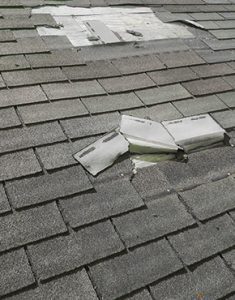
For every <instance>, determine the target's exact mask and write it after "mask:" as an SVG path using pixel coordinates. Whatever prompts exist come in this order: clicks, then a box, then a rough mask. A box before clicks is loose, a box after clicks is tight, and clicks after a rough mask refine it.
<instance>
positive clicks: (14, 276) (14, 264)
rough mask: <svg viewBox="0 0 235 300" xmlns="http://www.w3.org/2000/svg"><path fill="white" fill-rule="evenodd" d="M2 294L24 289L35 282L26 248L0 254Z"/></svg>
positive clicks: (0, 291)
mask: <svg viewBox="0 0 235 300" xmlns="http://www.w3.org/2000/svg"><path fill="white" fill-rule="evenodd" d="M0 264H1V273H0V296H4V295H6V294H9V293H11V292H14V291H16V290H19V289H22V288H24V287H26V286H29V285H31V284H33V283H34V282H35V279H34V277H33V273H32V271H31V268H30V265H29V262H28V259H27V256H26V253H25V251H24V249H19V250H16V251H12V252H9V253H6V254H3V255H1V256H0Z"/></svg>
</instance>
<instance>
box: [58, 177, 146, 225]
mask: <svg viewBox="0 0 235 300" xmlns="http://www.w3.org/2000/svg"><path fill="white" fill-rule="evenodd" d="M95 190H96V192H95V193H89V194H82V195H80V196H77V197H75V198H72V199H69V201H67V200H62V201H60V204H61V207H62V209H63V215H64V217H65V218H66V220H67V221H68V222H69V224H70V225H71V226H72V227H78V226H81V225H84V224H89V223H92V222H95V221H97V220H100V219H105V218H107V217H110V216H114V215H116V214H120V213H123V212H127V211H129V210H131V209H135V208H137V207H140V206H142V205H143V201H142V199H141V198H140V196H139V195H138V193H137V192H136V191H135V189H134V188H133V187H132V185H131V184H130V183H129V181H128V180H125V179H121V180H116V181H113V182H108V183H103V184H99V185H96V186H95Z"/></svg>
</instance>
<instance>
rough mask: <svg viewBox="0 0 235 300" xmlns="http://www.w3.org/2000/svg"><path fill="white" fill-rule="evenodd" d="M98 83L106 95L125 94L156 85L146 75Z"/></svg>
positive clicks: (117, 78) (102, 80)
mask: <svg viewBox="0 0 235 300" xmlns="http://www.w3.org/2000/svg"><path fill="white" fill-rule="evenodd" d="M99 83H100V84H101V85H102V86H103V87H104V89H105V90H106V91H107V92H108V93H119V92H126V91H132V90H138V89H143V88H147V87H152V86H155V85H156V84H155V83H154V82H153V81H152V80H151V79H150V78H149V77H148V76H147V75H146V74H137V75H127V76H123V77H116V78H107V79H100V80H99Z"/></svg>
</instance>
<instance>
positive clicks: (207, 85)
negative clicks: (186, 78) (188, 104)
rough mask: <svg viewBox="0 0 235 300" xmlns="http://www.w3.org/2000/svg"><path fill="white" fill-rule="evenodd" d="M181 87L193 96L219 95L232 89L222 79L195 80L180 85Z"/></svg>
mask: <svg viewBox="0 0 235 300" xmlns="http://www.w3.org/2000/svg"><path fill="white" fill-rule="evenodd" d="M182 85H183V86H184V87H185V88H186V89H187V90H188V91H189V92H190V93H191V94H193V95H194V96H201V95H206V94H213V93H219V92H224V91H229V90H231V89H232V87H231V86H230V85H229V84H228V83H227V82H226V81H224V80H223V79H222V78H213V79H205V80H195V81H190V82H185V83H182Z"/></svg>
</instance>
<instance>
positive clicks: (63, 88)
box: [43, 80, 106, 100]
mask: <svg viewBox="0 0 235 300" xmlns="http://www.w3.org/2000/svg"><path fill="white" fill-rule="evenodd" d="M43 89H44V91H45V92H46V94H47V96H48V97H49V98H50V99H51V100H56V99H65V98H76V97H85V96H93V95H104V94H106V92H105V90H104V89H103V88H102V87H101V85H100V84H99V83H98V82H97V81H96V80H90V81H84V82H76V83H52V84H43Z"/></svg>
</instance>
